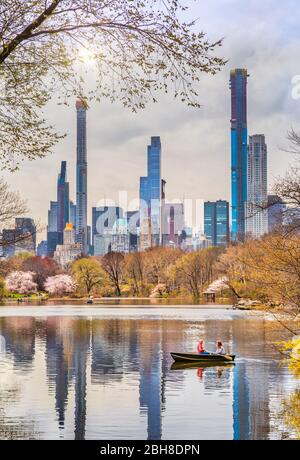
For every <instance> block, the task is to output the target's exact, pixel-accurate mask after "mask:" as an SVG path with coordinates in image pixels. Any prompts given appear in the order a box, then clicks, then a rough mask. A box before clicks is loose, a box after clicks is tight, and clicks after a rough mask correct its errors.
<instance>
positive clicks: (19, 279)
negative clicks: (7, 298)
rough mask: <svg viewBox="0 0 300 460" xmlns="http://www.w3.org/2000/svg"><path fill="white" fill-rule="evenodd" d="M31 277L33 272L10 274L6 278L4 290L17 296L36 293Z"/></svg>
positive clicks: (35, 286)
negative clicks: (15, 293)
mask: <svg viewBox="0 0 300 460" xmlns="http://www.w3.org/2000/svg"><path fill="white" fill-rule="evenodd" d="M33 277H34V273H33V272H22V271H15V272H12V273H10V274H9V275H8V276H7V277H6V280H5V285H6V289H7V290H8V291H11V292H17V293H18V294H29V293H31V292H36V288H37V284H36V283H35V282H34V281H33Z"/></svg>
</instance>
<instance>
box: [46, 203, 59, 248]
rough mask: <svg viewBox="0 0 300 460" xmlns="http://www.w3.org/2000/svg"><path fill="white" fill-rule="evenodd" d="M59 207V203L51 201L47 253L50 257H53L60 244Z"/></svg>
mask: <svg viewBox="0 0 300 460" xmlns="http://www.w3.org/2000/svg"><path fill="white" fill-rule="evenodd" d="M57 207H58V206H57V201H50V209H49V211H48V227H47V251H48V255H49V256H53V254H54V251H55V249H56V246H57V245H58V244H59V238H58V231H57V215H58V214H57Z"/></svg>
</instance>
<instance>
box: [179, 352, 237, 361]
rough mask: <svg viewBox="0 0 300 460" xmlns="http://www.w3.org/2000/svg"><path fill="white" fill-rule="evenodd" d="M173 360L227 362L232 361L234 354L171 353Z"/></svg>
mask: <svg viewBox="0 0 300 460" xmlns="http://www.w3.org/2000/svg"><path fill="white" fill-rule="evenodd" d="M171 356H172V358H173V359H174V361H175V362H186V363H187V362H190V363H192V362H193V363H195V362H197V363H207V362H210V363H212V362H216V363H224V362H226V363H228V362H233V361H234V359H235V355H225V356H224V355H216V354H207V355H206V354H196V353H174V352H172V353H171Z"/></svg>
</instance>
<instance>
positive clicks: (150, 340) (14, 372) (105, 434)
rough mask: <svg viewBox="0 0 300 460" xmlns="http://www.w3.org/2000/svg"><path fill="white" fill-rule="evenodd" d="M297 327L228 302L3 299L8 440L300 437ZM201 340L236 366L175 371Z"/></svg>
mask: <svg viewBox="0 0 300 460" xmlns="http://www.w3.org/2000/svg"><path fill="white" fill-rule="evenodd" d="M285 334H286V333H285V332H284V331H283V330H282V329H281V327H280V326H279V325H278V324H277V323H276V322H275V321H271V320H270V319H268V318H266V317H265V316H264V315H263V314H262V313H254V312H242V311H234V310H231V309H228V307H226V306H219V307H207V306H203V307H192V306H186V307H182V306H175V305H174V306H173V307H172V306H168V307H162V306H153V307H150V306H143V307H132V308H131V307H130V306H128V305H119V306H115V307H112V306H110V305H108V306H105V305H102V306H96V305H94V306H92V307H90V306H89V307H87V306H84V305H78V304H77V305H72V306H70V305H59V306H58V305H42V306H34V305H28V306H1V307H0V336H1V337H0V338H1V345H2V346H1V352H0V439H152V440H158V439H168V440H176V439H182V440H184V439H190V440H192V439H292V438H294V433H293V432H292V430H291V428H290V427H289V426H287V422H286V419H285V417H284V414H283V402H284V400H285V399H287V398H288V397H289V396H290V395H291V394H292V392H293V391H294V390H295V389H296V388H297V385H298V383H299V382H297V381H296V380H295V379H294V378H293V376H292V375H291V373H290V372H289V370H288V369H287V367H286V366H282V365H280V363H281V359H282V357H281V356H280V354H279V353H278V351H277V350H276V348H275V347H274V345H273V343H274V341H276V340H278V339H282V338H284V336H285ZM200 338H203V339H204V340H205V343H206V348H207V349H208V350H213V351H214V349H215V341H216V340H217V339H221V340H222V341H223V342H224V344H225V347H226V351H227V352H230V353H233V354H236V355H237V358H236V364H235V365H226V366H221V365H219V366H214V367H205V366H204V365H199V366H197V367H192V368H188V369H186V368H183V369H182V368H179V369H178V368H175V369H174V366H172V363H173V360H172V358H171V356H170V352H171V351H194V350H195V348H196V345H197V341H198V340H199V339H200Z"/></svg>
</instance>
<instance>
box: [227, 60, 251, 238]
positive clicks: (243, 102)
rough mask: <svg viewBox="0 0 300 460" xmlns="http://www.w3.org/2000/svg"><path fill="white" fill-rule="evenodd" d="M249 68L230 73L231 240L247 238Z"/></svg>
mask: <svg viewBox="0 0 300 460" xmlns="http://www.w3.org/2000/svg"><path fill="white" fill-rule="evenodd" d="M248 76H249V75H248V72H247V70H246V69H234V70H232V71H231V73H230V90H231V200H232V239H233V240H234V241H235V240H243V239H244V238H245V232H246V228H245V217H246V205H247V142H248V132H247V79H248Z"/></svg>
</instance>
